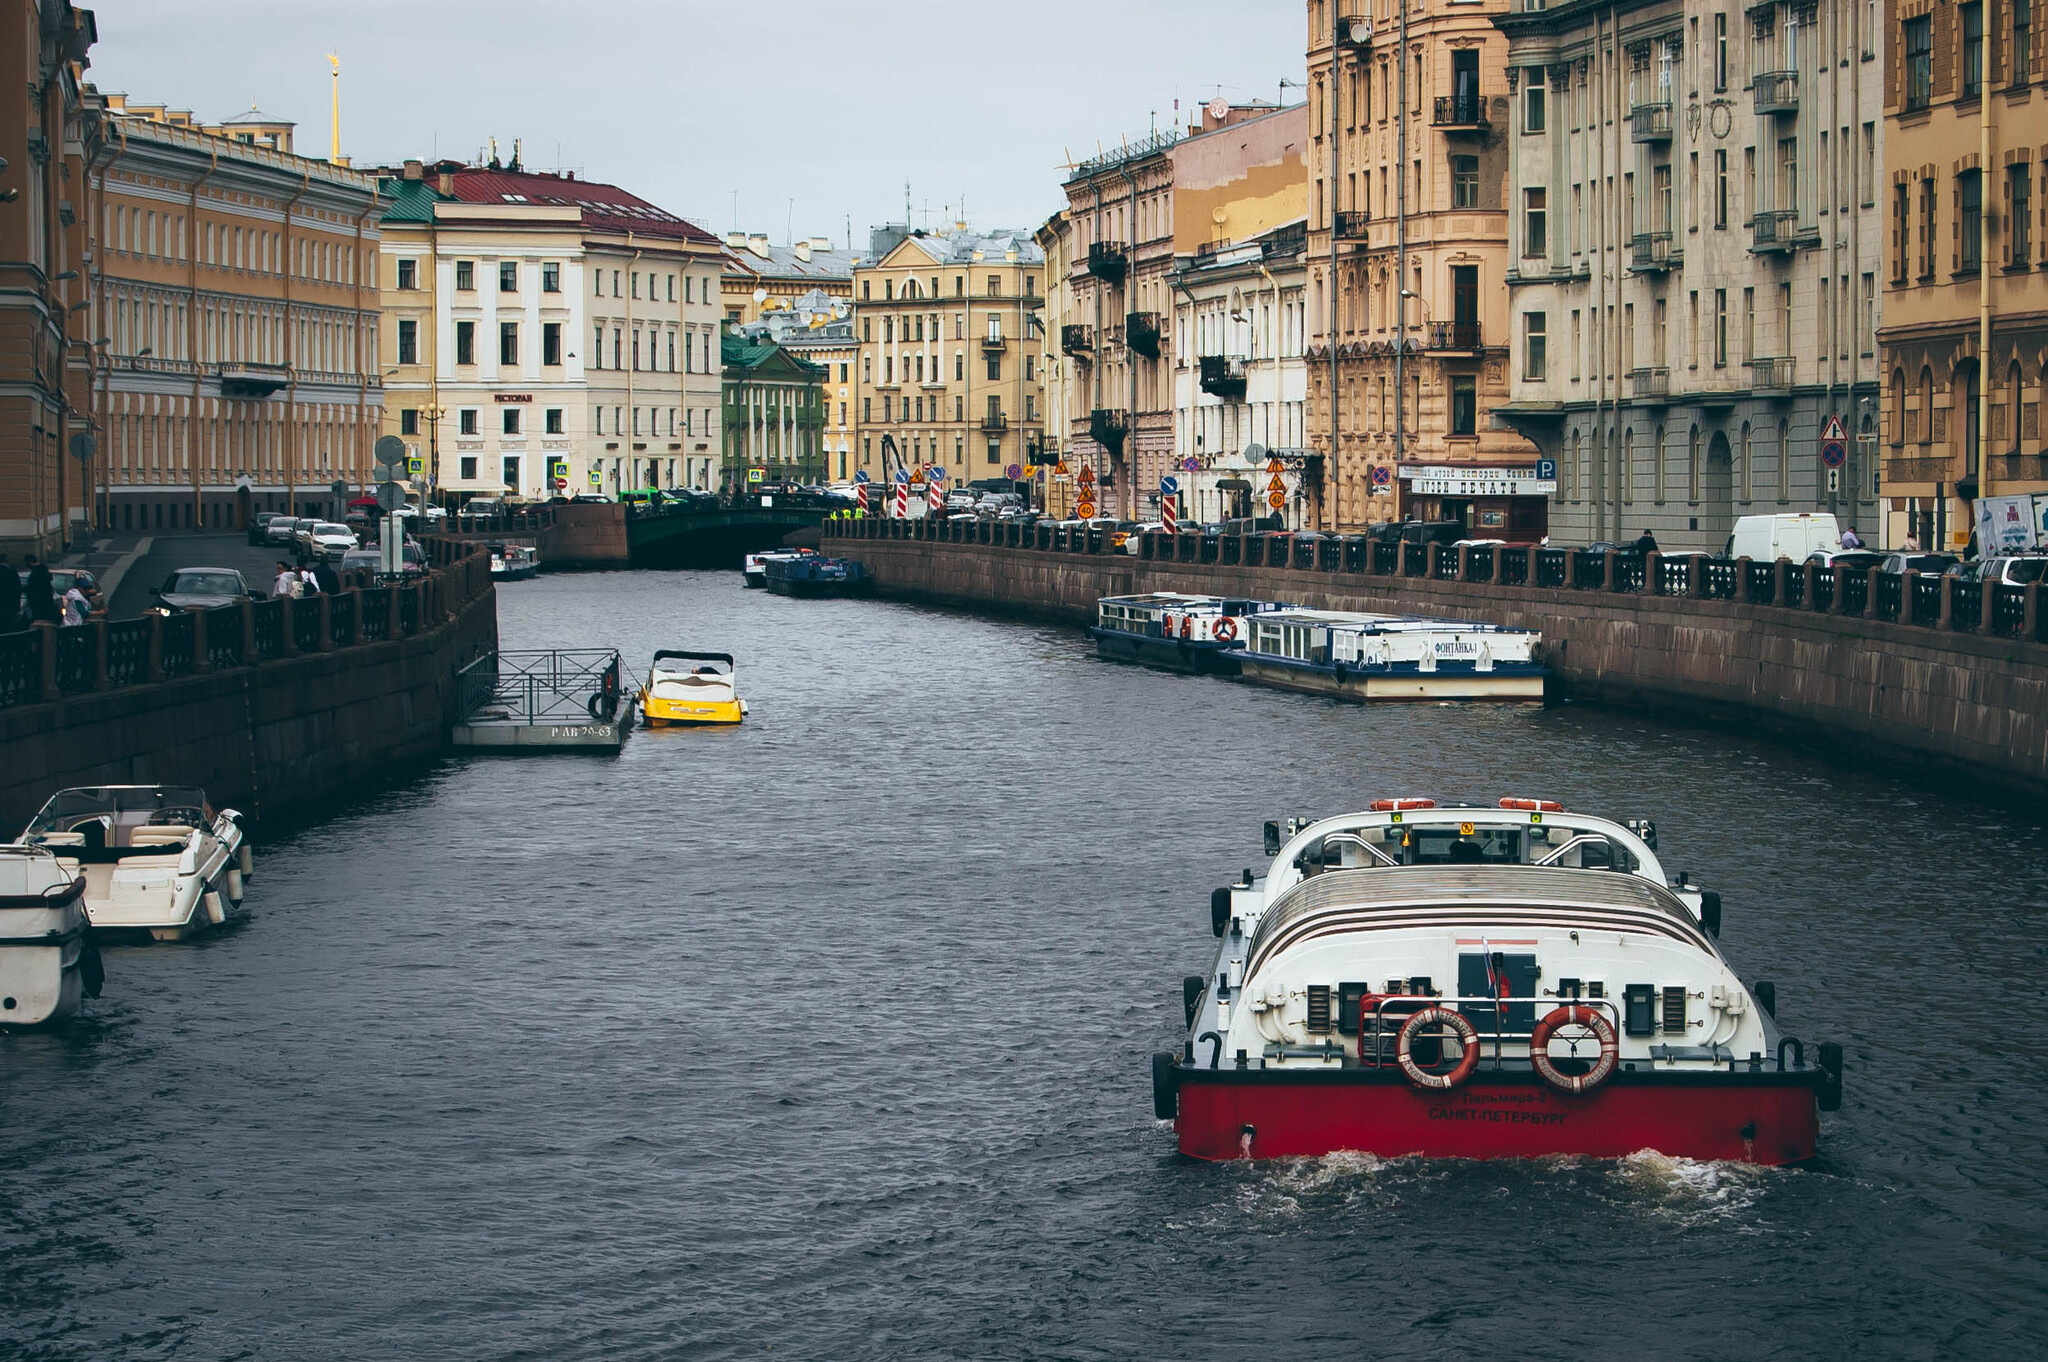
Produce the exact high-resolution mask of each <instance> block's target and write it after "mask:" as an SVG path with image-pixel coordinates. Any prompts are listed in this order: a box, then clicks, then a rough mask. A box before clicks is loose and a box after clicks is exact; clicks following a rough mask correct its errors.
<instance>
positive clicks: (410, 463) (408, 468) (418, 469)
mask: <svg viewBox="0 0 2048 1362" xmlns="http://www.w3.org/2000/svg"><path fill="white" fill-rule="evenodd" d="M426 471H427V461H426V460H425V459H407V460H406V461H405V472H406V476H408V477H414V478H416V477H418V476H419V475H420V474H422V473H424V472H426Z"/></svg>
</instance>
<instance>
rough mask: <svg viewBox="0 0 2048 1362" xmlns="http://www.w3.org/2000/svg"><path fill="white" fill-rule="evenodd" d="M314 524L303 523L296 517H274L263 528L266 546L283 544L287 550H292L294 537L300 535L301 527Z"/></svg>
mask: <svg viewBox="0 0 2048 1362" xmlns="http://www.w3.org/2000/svg"><path fill="white" fill-rule="evenodd" d="M312 523H313V522H312V521H310V520H305V521H301V520H299V519H298V518H297V517H295V516H289V515H275V516H272V517H271V518H270V521H269V523H268V524H266V525H264V527H263V542H264V543H266V544H281V545H283V546H284V547H286V548H290V547H291V546H292V543H293V536H295V535H296V534H297V533H298V530H299V526H300V525H302V524H304V525H310V524H312Z"/></svg>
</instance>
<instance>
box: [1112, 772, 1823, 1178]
mask: <svg viewBox="0 0 2048 1362" xmlns="http://www.w3.org/2000/svg"><path fill="white" fill-rule="evenodd" d="M1656 844H1657V836H1656V829H1655V827H1654V826H1653V825H1652V824H1650V823H1648V822H1647V821H1640V820H1631V821H1629V822H1627V823H1625V824H1624V823H1617V822H1614V821H1611V820H1609V819H1605V818H1595V817H1590V816H1588V815H1584V814H1577V813H1572V812H1569V811H1567V810H1566V809H1565V808H1564V807H1563V806H1562V805H1561V804H1558V803H1555V802H1553V801H1549V800H1537V799H1520V798H1515V799H1503V800H1501V801H1499V803H1498V805H1488V806H1484V807H1477V806H1470V805H1450V804H1438V803H1437V802H1436V801H1434V800H1429V799H1384V800H1380V801H1378V802H1377V803H1375V804H1373V805H1372V807H1371V808H1370V809H1368V810H1366V811H1364V812H1361V813H1354V814H1347V815H1344V816H1342V817H1337V818H1326V819H1322V820H1319V821H1309V820H1305V819H1295V820H1291V821H1289V822H1287V823H1285V824H1277V823H1268V824H1267V825H1266V850H1267V852H1268V853H1269V854H1270V855H1272V857H1273V861H1272V864H1271V866H1270V867H1269V868H1268V870H1267V872H1266V874H1265V876H1264V878H1263V879H1261V878H1258V877H1255V876H1253V875H1252V873H1251V872H1250V871H1249V870H1247V871H1246V872H1245V874H1244V876H1243V879H1242V881H1241V882H1240V883H1238V884H1236V885H1231V886H1227V887H1225V888H1222V889H1218V890H1217V891H1216V892H1215V894H1214V895H1213V896H1212V898H1211V901H1210V916H1211V919H1212V921H1211V926H1212V927H1213V928H1214V930H1215V932H1216V935H1217V936H1218V937H1220V938H1221V947H1220V949H1219V950H1218V952H1217V956H1216V963H1215V965H1214V967H1213V968H1212V969H1211V970H1210V971H1209V973H1208V975H1207V976H1206V977H1204V976H1194V975H1191V976H1189V977H1188V979H1187V980H1186V981H1185V982H1184V1001H1185V1004H1186V1014H1187V1022H1188V1030H1187V1039H1186V1042H1185V1043H1184V1045H1183V1046H1182V1048H1181V1051H1180V1053H1179V1054H1174V1053H1171V1052H1161V1053H1159V1054H1157V1055H1154V1056H1153V1061H1152V1086H1153V1105H1154V1109H1155V1112H1156V1114H1157V1115H1158V1116H1159V1117H1160V1119H1162V1120H1171V1121H1173V1122H1174V1127H1175V1130H1176V1132H1177V1134H1178V1137H1179V1144H1180V1150H1181V1152H1182V1153H1183V1154H1188V1155H1192V1156H1194V1157H1196V1158H1202V1159H1234V1158H1273V1157H1285V1156H1297V1155H1322V1154H1329V1153H1333V1152H1336V1151H1339V1150H1355V1151H1360V1152H1364V1153H1370V1154H1375V1155H1379V1156H1382V1157H1398V1156H1403V1155H1422V1156H1426V1157H1446V1158H1494V1157H1508V1156H1536V1155H1552V1154H1578V1155H1588V1156H1593V1157H1603V1158H1605V1157H1619V1156H1622V1155H1627V1154H1633V1153H1636V1152H1637V1151H1640V1150H1655V1151H1658V1152H1660V1153H1664V1154H1668V1155H1672V1156H1676V1157H1683V1158H1696V1159H1728V1160H1740V1161H1743V1162H1748V1163H1759V1164H1783V1163H1793V1162H1797V1161H1799V1160H1801V1159H1805V1158H1809V1157H1811V1156H1812V1154H1813V1152H1814V1142H1815V1139H1816V1136H1817V1134H1818V1129H1819V1116H1818V1114H1817V1113H1818V1112H1821V1111H1833V1110H1835V1109H1836V1107H1838V1106H1839V1105H1840V1102H1841V1081H1842V1052H1841V1047H1840V1046H1837V1045H1820V1046H1817V1047H1815V1051H1814V1053H1813V1055H1812V1056H1811V1057H1809V1056H1808V1055H1807V1053H1806V1047H1805V1046H1804V1045H1803V1044H1802V1043H1801V1042H1800V1041H1799V1040H1797V1039H1795V1038H1793V1037H1791V1036H1788V1035H1785V1034H1784V1033H1783V1032H1781V1031H1780V1029H1779V1027H1778V1024H1777V1019H1776V1011H1777V995H1776V990H1775V988H1774V987H1773V986H1772V985H1771V984H1769V983H1766V982H1761V981H1759V982H1758V983H1757V984H1756V985H1755V987H1754V988H1745V987H1744V986H1743V984H1742V981H1741V979H1739V978H1738V977H1737V976H1736V974H1735V971H1734V969H1733V968H1731V967H1730V965H1729V964H1728V962H1727V961H1726V960H1725V959H1724V958H1723V957H1722V955H1721V952H1720V949H1719V948H1718V946H1717V945H1716V939H1717V938H1718V937H1719V935H1720V929H1721V901H1720V896H1719V895H1718V894H1715V893H1712V892H1710V891H1706V890H1702V889H1701V888H1699V887H1698V886H1697V885H1695V884H1693V883H1692V882H1691V877H1690V876H1689V875H1688V874H1685V873H1684V872H1681V873H1680V875H1679V876H1678V878H1677V879H1676V880H1675V881H1672V880H1667V879H1666V877H1665V872H1664V868H1663V865H1662V864H1661V863H1660V862H1659V861H1658V859H1657V854H1656Z"/></svg>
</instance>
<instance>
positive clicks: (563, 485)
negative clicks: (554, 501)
mask: <svg viewBox="0 0 2048 1362" xmlns="http://www.w3.org/2000/svg"><path fill="white" fill-rule="evenodd" d="M555 490H556V491H557V492H566V491H568V490H569V480H568V479H567V478H556V479H555Z"/></svg>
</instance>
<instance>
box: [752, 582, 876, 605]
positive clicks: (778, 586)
mask: <svg viewBox="0 0 2048 1362" xmlns="http://www.w3.org/2000/svg"><path fill="white" fill-rule="evenodd" d="M748 585H750V586H751V585H753V584H752V583H751V582H750V583H748ZM767 586H768V591H769V594H771V595H775V596H790V597H793V598H795V599H797V600H806V601H817V600H829V599H832V598H834V597H845V596H864V595H866V594H867V593H868V590H869V585H868V583H867V582H866V581H857V582H851V581H844V580H838V579H832V580H823V581H821V580H817V579H814V578H804V577H794V578H792V577H770V578H768V581H767Z"/></svg>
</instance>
